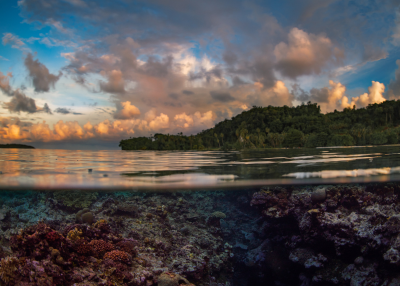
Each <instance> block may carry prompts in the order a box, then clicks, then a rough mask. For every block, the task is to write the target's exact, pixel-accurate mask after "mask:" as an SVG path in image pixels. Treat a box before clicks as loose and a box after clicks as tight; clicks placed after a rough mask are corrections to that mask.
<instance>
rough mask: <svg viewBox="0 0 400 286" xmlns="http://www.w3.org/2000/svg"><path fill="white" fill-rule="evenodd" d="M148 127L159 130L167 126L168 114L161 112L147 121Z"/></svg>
mask: <svg viewBox="0 0 400 286" xmlns="http://www.w3.org/2000/svg"><path fill="white" fill-rule="evenodd" d="M149 127H150V129H152V130H161V129H166V128H168V127H169V117H168V115H166V114H164V113H161V114H160V115H159V116H156V117H155V118H154V119H153V120H151V121H150V122H149Z"/></svg>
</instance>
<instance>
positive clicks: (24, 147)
mask: <svg viewBox="0 0 400 286" xmlns="http://www.w3.org/2000/svg"><path fill="white" fill-rule="evenodd" d="M0 148H19V149H35V147H33V146H29V145H23V144H0Z"/></svg>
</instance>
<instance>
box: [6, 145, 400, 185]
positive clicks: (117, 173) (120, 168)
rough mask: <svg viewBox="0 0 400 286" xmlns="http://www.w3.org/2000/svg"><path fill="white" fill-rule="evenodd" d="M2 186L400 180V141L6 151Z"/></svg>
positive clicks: (258, 183)
mask: <svg viewBox="0 0 400 286" xmlns="http://www.w3.org/2000/svg"><path fill="white" fill-rule="evenodd" d="M0 171H1V172H2V173H1V174H0V187H2V188H23V189H26V188H29V189H71V188H82V189H85V188H87V189H91V188H96V189H99V188H100V189H135V188H136V189H140V188H142V189H146V188H147V189H149V188H150V189H152V188H154V189H167V188H203V187H243V186H262V185H268V184H274V185H276V184H303V183H316V184H318V183H350V182H385V181H398V180H399V177H400V146H380V147H356V148H320V149H271V150H265V151H244V152H219V151H209V152H208V151H203V152H194V151H186V152H177V151H114V150H113V151H79V150H77V151H72V150H46V149H33V150H30V149H0Z"/></svg>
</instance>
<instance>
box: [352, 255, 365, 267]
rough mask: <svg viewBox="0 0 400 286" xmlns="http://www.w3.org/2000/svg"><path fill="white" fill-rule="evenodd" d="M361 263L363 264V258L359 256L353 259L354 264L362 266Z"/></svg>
mask: <svg viewBox="0 0 400 286" xmlns="http://www.w3.org/2000/svg"><path fill="white" fill-rule="evenodd" d="M363 262H364V258H363V257H362V256H359V257H357V258H356V259H354V264H357V265H360V264H363Z"/></svg>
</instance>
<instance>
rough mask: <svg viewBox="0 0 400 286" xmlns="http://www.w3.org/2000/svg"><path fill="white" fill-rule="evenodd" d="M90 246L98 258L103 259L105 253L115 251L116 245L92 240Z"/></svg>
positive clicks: (100, 240)
mask: <svg viewBox="0 0 400 286" xmlns="http://www.w3.org/2000/svg"><path fill="white" fill-rule="evenodd" d="M89 245H90V246H91V248H92V250H93V252H94V253H95V254H96V255H97V256H98V257H101V256H102V255H103V254H104V253H105V252H107V251H111V250H114V245H112V244H111V243H108V242H105V241H104V240H102V239H99V240H96V239H94V240H92V241H91V242H90V243H89Z"/></svg>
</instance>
